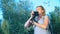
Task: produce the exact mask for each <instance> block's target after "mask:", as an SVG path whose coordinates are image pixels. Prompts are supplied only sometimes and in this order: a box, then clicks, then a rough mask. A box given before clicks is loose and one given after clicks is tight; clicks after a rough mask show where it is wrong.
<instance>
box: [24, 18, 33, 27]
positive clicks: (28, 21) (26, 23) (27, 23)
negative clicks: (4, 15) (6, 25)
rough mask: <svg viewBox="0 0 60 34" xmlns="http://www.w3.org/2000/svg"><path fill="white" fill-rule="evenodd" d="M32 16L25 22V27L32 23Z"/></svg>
mask: <svg viewBox="0 0 60 34" xmlns="http://www.w3.org/2000/svg"><path fill="white" fill-rule="evenodd" d="M31 18H32V17H30V18H29V19H28V20H27V22H25V24H24V27H25V28H27V27H28V26H29V25H30V20H31Z"/></svg>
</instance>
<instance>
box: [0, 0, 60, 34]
mask: <svg viewBox="0 0 60 34" xmlns="http://www.w3.org/2000/svg"><path fill="white" fill-rule="evenodd" d="M39 5H42V6H43V7H44V8H45V10H46V14H47V15H48V16H49V18H50V22H51V26H52V30H53V34H60V0H0V34H33V30H32V27H30V28H31V29H30V28H28V29H25V28H24V23H25V22H26V21H27V20H28V18H29V17H30V13H31V11H32V10H33V11H35V10H36V6H39Z"/></svg>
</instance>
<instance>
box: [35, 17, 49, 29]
mask: <svg viewBox="0 0 60 34" xmlns="http://www.w3.org/2000/svg"><path fill="white" fill-rule="evenodd" d="M48 23H49V18H48V16H47V17H46V18H45V19H44V24H39V23H36V22H34V25H36V26H38V27H41V28H44V29H46V28H47V26H48Z"/></svg>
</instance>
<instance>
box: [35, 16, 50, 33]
mask: <svg viewBox="0 0 60 34" xmlns="http://www.w3.org/2000/svg"><path fill="white" fill-rule="evenodd" d="M46 16H47V15H45V16H43V17H42V18H41V19H39V20H38V17H36V18H35V20H38V23H39V24H44V18H45V17H46ZM47 28H48V27H47ZM34 34H51V33H50V31H49V30H48V29H43V28H40V27H37V26H35V25H34Z"/></svg>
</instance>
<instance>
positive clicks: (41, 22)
mask: <svg viewBox="0 0 60 34" xmlns="http://www.w3.org/2000/svg"><path fill="white" fill-rule="evenodd" d="M36 11H37V12H38V14H39V16H38V17H37V18H35V19H37V23H36V22H35V21H33V23H32V24H33V25H34V34H51V33H50V31H49V30H48V25H49V18H48V16H47V15H46V14H45V9H44V7H43V6H37V8H36ZM33 14H34V12H33V11H32V13H31V17H30V18H29V19H28V21H27V22H26V23H25V25H24V26H25V27H26V28H28V27H29V25H30V23H31V18H32V17H33Z"/></svg>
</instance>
